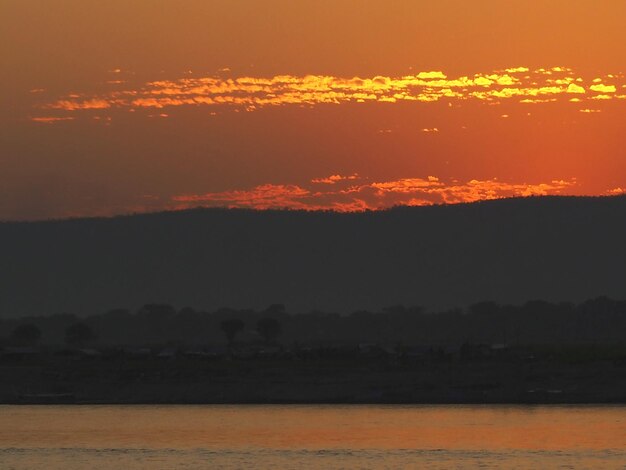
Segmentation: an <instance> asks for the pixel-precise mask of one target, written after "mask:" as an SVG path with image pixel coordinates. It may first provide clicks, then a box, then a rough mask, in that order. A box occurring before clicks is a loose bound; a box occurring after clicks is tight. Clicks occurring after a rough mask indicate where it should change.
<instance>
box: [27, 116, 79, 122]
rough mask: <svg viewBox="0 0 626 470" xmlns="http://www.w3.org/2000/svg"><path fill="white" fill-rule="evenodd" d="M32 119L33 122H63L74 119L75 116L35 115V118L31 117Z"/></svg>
mask: <svg viewBox="0 0 626 470" xmlns="http://www.w3.org/2000/svg"><path fill="white" fill-rule="evenodd" d="M30 120H31V121H33V122H41V123H44V124H54V123H55V122H62V121H73V120H74V118H73V117H67V116H66V117H53V116H44V117H34V118H30Z"/></svg>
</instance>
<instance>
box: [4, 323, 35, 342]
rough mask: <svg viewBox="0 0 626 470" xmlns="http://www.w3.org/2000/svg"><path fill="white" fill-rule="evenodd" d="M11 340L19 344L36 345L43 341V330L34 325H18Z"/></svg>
mask: <svg viewBox="0 0 626 470" xmlns="http://www.w3.org/2000/svg"><path fill="white" fill-rule="evenodd" d="M11 339H12V340H13V341H15V342H16V343H18V344H24V345H26V344H28V345H31V344H35V343H37V342H38V341H39V340H40V339H41V330H40V329H39V328H37V326H35V325H33V324H32V323H25V324H22V325H18V326H17V327H16V328H15V329H14V330H13V333H11Z"/></svg>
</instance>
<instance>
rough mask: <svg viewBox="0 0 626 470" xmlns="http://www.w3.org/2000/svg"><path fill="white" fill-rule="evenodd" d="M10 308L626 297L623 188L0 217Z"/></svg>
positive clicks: (298, 307) (339, 307)
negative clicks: (371, 205)
mask: <svg viewBox="0 0 626 470" xmlns="http://www.w3.org/2000/svg"><path fill="white" fill-rule="evenodd" d="M0 260H1V269H0V315H1V316H4V317H9V316H11V317H12V316H19V315H44V314H51V313H55V312H61V311H64V312H72V313H77V314H87V313H96V312H101V311H105V310H107V309H109V308H113V307H119V306H123V307H130V308H135V307H137V306H139V305H142V304H144V303H146V302H162V303H171V304H173V305H176V306H179V307H180V306H185V305H190V306H193V307H195V308H199V309H213V308H217V307H222V306H229V307H234V308H243V307H252V308H262V307H266V306H267V305H269V304H272V303H277V302H280V303H285V304H286V305H287V306H288V308H289V309H290V311H305V310H306V311H308V310H312V309H321V310H326V311H329V310H336V311H346V312H347V311H352V310H355V309H360V308H367V309H370V310H372V309H377V308H380V307H384V306H389V305H395V304H405V305H423V306H426V307H428V308H437V309H439V308H447V307H453V306H465V305H467V304H470V303H473V302H476V301H481V300H485V299H490V300H495V301H498V302H505V303H508V302H510V303H521V302H524V301H526V300H528V299H531V298H541V299H545V300H552V301H556V300H571V301H581V300H583V299H586V298H591V297H595V296H598V295H608V296H610V297H613V298H626V197H598V198H587V197H541V198H523V199H508V200H497V201H488V202H480V203H474V204H460V205H447V206H432V207H415V208H396V209H391V210H387V211H380V212H367V213H352V214H338V213H332V212H299V211H258V212H257V211H248V210H226V209H196V210H190V211H182V212H167V213H157V214H144V215H132V216H122V217H115V218H108V219H102V218H94V219H76V220H64V221H47V222H29V223H24V222H21V223H18V222H15V223H13V222H5V223H2V224H0Z"/></svg>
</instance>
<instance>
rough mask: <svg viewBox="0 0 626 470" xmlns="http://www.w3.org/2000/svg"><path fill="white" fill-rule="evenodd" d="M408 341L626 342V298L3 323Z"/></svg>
mask: <svg viewBox="0 0 626 470" xmlns="http://www.w3.org/2000/svg"><path fill="white" fill-rule="evenodd" d="M361 342H374V343H394V344H397V343H402V344H423V345H445V344H463V343H474V344H476V343H484V344H571V343H624V342H626V301H618V300H613V299H610V298H607V297H598V298H594V299H590V300H587V301H584V302H581V303H579V304H574V303H571V302H558V303H554V302H547V301H539V300H536V301H529V302H526V303H524V304H522V305H501V304H498V303H495V302H480V303H476V304H473V305H470V306H469V307H467V308H465V309H451V310H446V311H443V312H427V311H425V310H424V309H423V308H421V307H406V306H401V305H399V306H393V307H388V308H385V309H382V310H381V311H377V312H369V311H356V312H352V313H350V314H339V313H333V312H319V311H314V312H309V313H298V314H295V313H289V312H288V311H287V309H286V308H285V306H284V305H282V304H274V305H271V306H269V307H268V308H266V309H264V310H260V311H257V310H251V309H246V310H235V309H228V308H223V309H219V310H216V311H213V312H204V311H198V310H194V309H192V308H189V307H186V308H181V309H176V308H174V307H173V306H171V305H167V304H146V305H144V306H142V307H140V308H139V309H137V310H136V311H134V312H132V311H130V310H128V309H115V310H110V311H107V312H105V313H102V314H98V315H92V316H88V317H79V316H76V315H73V314H66V313H62V314H55V315H50V316H38V317H28V318H19V319H8V320H0V346H2V345H5V346H6V345H43V344H56V345H59V344H66V345H67V346H69V347H85V346H87V345H157V344H189V345H204V346H206V345H223V346H225V345H229V346H233V345H235V344H237V343H240V344H245V343H259V344H277V343H282V344H291V343H299V344H318V345H319V344H332V343H361Z"/></svg>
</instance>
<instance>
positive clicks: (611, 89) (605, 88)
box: [589, 83, 617, 93]
mask: <svg viewBox="0 0 626 470" xmlns="http://www.w3.org/2000/svg"><path fill="white" fill-rule="evenodd" d="M589 88H590V89H591V90H593V91H597V92H598V93H615V92H616V91H617V88H616V87H615V85H603V84H602V83H600V84H598V85H591V86H590V87H589Z"/></svg>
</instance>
